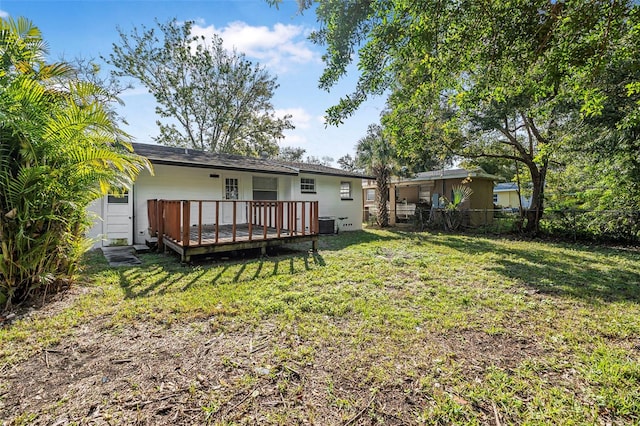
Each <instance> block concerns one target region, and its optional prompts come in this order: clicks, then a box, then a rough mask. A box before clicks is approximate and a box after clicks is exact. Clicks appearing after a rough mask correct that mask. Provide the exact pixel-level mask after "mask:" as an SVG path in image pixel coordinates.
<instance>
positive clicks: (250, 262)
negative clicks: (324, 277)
mask: <svg viewBox="0 0 640 426" xmlns="http://www.w3.org/2000/svg"><path fill="white" fill-rule="evenodd" d="M269 254H270V256H269V257H264V256H260V255H259V250H258V254H256V253H249V254H247V253H242V254H241V255H236V256H234V255H233V254H226V255H225V256H221V257H219V258H218V259H211V258H209V259H198V260H197V264H193V265H188V266H187V265H181V264H179V263H176V262H175V261H174V260H175V259H174V257H173V256H171V255H162V254H152V255H143V256H141V260H142V261H143V264H142V265H140V266H137V267H135V268H118V269H117V270H118V272H119V278H120V286H121V287H122V289H123V291H124V293H125V298H127V299H132V298H141V297H152V296H158V295H163V294H166V293H177V292H184V291H189V289H191V288H192V287H194V286H201V285H208V286H216V285H224V284H240V283H245V282H249V281H259V280H260V279H263V278H269V277H272V276H276V275H295V274H298V273H303V272H305V271H310V270H313V269H316V268H321V267H324V266H326V262H325V260H324V258H323V257H322V255H321V254H320V253H313V252H310V251H309V250H306V251H300V250H292V249H289V248H278V250H270V251H269Z"/></svg>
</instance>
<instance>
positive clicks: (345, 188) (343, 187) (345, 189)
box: [340, 182, 353, 200]
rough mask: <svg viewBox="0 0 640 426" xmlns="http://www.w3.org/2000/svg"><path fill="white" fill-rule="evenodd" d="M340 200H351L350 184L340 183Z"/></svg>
mask: <svg viewBox="0 0 640 426" xmlns="http://www.w3.org/2000/svg"><path fill="white" fill-rule="evenodd" d="M340 199H342V200H352V199H353V198H352V197H351V182H340Z"/></svg>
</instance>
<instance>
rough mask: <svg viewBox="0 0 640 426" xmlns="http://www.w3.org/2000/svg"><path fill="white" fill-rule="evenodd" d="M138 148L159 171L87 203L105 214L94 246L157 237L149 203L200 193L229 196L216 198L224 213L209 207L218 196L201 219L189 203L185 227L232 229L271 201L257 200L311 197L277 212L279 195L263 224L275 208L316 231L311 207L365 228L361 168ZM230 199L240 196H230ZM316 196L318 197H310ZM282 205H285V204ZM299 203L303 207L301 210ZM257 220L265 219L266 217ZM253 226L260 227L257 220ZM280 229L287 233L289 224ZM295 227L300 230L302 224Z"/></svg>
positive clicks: (339, 222)
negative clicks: (118, 192)
mask: <svg viewBox="0 0 640 426" xmlns="http://www.w3.org/2000/svg"><path fill="white" fill-rule="evenodd" d="M133 147H134V150H135V152H136V153H137V154H140V155H142V156H144V157H147V158H148V159H149V160H150V161H151V163H152V164H153V167H154V175H151V174H150V173H149V172H148V171H144V172H142V173H141V174H140V175H139V176H138V178H137V179H136V181H135V183H134V185H133V187H132V188H131V190H130V191H129V192H128V193H127V194H125V195H124V196H116V195H109V196H106V197H104V198H102V199H100V200H98V201H97V202H94V203H93V205H92V206H91V208H90V210H91V211H93V212H94V213H96V214H97V216H98V217H99V218H101V220H97V221H96V222H95V224H94V226H93V228H92V229H91V231H90V234H89V236H90V237H93V238H102V240H101V241H99V242H98V243H96V246H97V247H100V246H108V245H123V244H127V245H130V244H144V243H145V241H146V240H147V239H149V238H150V237H152V235H150V228H152V224H151V223H150V222H151V220H152V217H153V215H154V214H155V212H151V211H148V208H147V207H148V205H150V204H149V203H150V202H151V201H153V200H196V203H197V200H224V202H222V201H220V203H217V204H216V206H219V207H216V208H217V209H219V212H217V213H215V214H214V212H212V211H210V210H211V209H212V208H213V207H212V206H213V205H214V204H213V203H214V202H213V201H207V202H206V203H204V206H205V207H204V209H205V210H206V209H207V208H208V209H209V211H204V212H203V211H202V209H203V207H202V206H200V207H199V208H200V213H199V217H198V218H196V216H197V215H198V204H192V205H191V207H190V218H186V222H185V221H184V217H183V218H182V219H181V218H180V214H182V215H183V216H184V213H180V212H178V213H177V216H178V218H177V219H176V220H177V222H175V223H179V224H180V225H179V227H180V228H181V229H184V226H182V224H183V223H186V224H187V226H189V227H196V226H197V225H198V226H200V225H203V223H204V226H212V225H217V224H219V225H230V224H233V226H234V232H235V226H236V224H238V226H239V225H240V224H242V223H244V224H245V225H246V224H247V223H248V222H249V221H248V217H249V216H250V215H252V214H253V216H254V219H255V216H256V214H257V213H256V212H255V211H254V212H253V213H252V212H250V210H249V209H250V208H253V209H258V208H260V206H266V205H267V204H266V203H255V202H252V201H253V200H274V201H275V200H280V201H283V200H287V201H301V202H307V203H301V204H300V205H299V206H294V205H292V203H287V204H286V205H287V208H289V206H292V207H291V210H290V211H289V212H288V213H287V212H286V211H285V212H284V213H282V212H281V211H276V210H277V209H276V207H275V206H276V205H277V204H276V203H275V202H272V203H271V204H269V206H273V207H271V209H270V210H269V211H267V209H266V208H265V209H264V210H261V212H264V218H265V223H266V219H267V213H268V214H269V218H268V219H269V220H271V215H273V216H274V217H275V216H276V215H277V214H279V215H280V216H283V215H284V216H287V215H288V216H290V217H291V216H295V221H297V225H294V226H298V227H300V226H302V234H304V233H305V232H304V230H305V229H306V231H307V232H309V230H311V232H316V233H317V231H318V229H314V228H313V227H314V225H313V224H311V219H312V218H313V216H310V214H311V213H313V215H315V219H316V220H317V219H318V217H320V218H321V219H322V217H331V218H333V219H334V222H333V224H334V226H335V227H336V228H339V230H340V231H351V230H357V229H361V228H362V214H361V208H362V179H363V178H365V176H363V175H361V174H358V173H351V172H346V171H344V170H340V169H335V168H332V167H325V166H321V165H315V164H306V163H284V162H280V161H276V160H271V159H262V158H251V157H242V156H236V155H228V154H211V153H205V152H202V151H196V150H192V149H185V148H172V147H166V146H160V145H149V144H138V143H135V144H133ZM233 200H239V201H238V202H237V203H233ZM240 201H243V202H242V203H241V202H240ZM315 201H317V202H318V203H317V204H313V202H315ZM285 203H286V201H285ZM303 204H304V206H303ZM232 206H233V207H232ZM314 206H317V209H318V211H311V210H313V209H315V208H316V207H314ZM278 208H280V209H282V206H281V205H280V207H278ZM294 208H299V211H297V210H294ZM232 209H233V211H232ZM305 209H306V210H305ZM166 214H167V213H165V215H166ZM172 214H173V213H172ZM234 214H235V216H234ZM260 214H262V213H260ZM304 215H306V217H307V219H305V218H304V217H303V216H304ZM163 218H164V216H163ZM216 218H217V221H216ZM257 219H259V220H261V219H262V217H258V218H257ZM259 220H258V221H257V222H256V223H258V222H259ZM287 220H288V219H287ZM280 221H282V218H280ZM214 222H215V223H214ZM301 223H302V225H301ZM289 225H291V223H289ZM260 226H262V225H260ZM279 226H280V225H279ZM289 227H290V228H291V226H289ZM254 228H256V229H257V225H254ZM282 228H283V232H284V228H286V224H283V225H282ZM260 229H262V228H260ZM330 231H333V228H332V229H330ZM265 232H266V231H265ZM278 232H280V229H279V231H278ZM296 232H298V233H300V229H298V230H297V231H296ZM216 233H217V231H216ZM216 238H217V237H216ZM255 238H256V237H254V239H255ZM234 241H235V237H234Z"/></svg>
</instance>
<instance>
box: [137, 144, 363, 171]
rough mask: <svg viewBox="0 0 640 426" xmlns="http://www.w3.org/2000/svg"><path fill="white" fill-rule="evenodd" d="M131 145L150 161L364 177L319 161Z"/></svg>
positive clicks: (207, 166)
mask: <svg viewBox="0 0 640 426" xmlns="http://www.w3.org/2000/svg"><path fill="white" fill-rule="evenodd" d="M132 146H133V149H134V151H135V152H136V154H139V155H142V156H143V157H147V158H148V159H149V160H150V161H151V163H153V164H168V165H174V166H182V167H202V168H209V169H222V170H238V171H252V172H261V173H273V174H280V175H293V176H297V175H299V174H300V173H311V174H320V175H329V176H343V177H351V178H358V179H362V178H367V177H368V176H365V175H363V174H361V173H355V172H348V171H345V170H342V169H336V168H333V167H327V166H322V165H319V164H308V163H289V162H284V161H278V160H273V159H266V158H255V157H245V156H242V155H231V154H213V153H210V152H204V151H198V150H195V149H187V148H174V147H168V146H163V145H152V144H143V143H133V144H132Z"/></svg>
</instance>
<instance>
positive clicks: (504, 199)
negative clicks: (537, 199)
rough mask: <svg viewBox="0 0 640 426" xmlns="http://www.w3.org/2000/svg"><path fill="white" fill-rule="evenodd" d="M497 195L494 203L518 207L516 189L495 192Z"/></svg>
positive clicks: (501, 205)
mask: <svg viewBox="0 0 640 426" xmlns="http://www.w3.org/2000/svg"><path fill="white" fill-rule="evenodd" d="M496 195H497V196H498V201H497V202H496V205H498V206H500V207H511V208H514V207H519V206H520V204H519V202H518V193H517V192H516V191H505V192H496Z"/></svg>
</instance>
